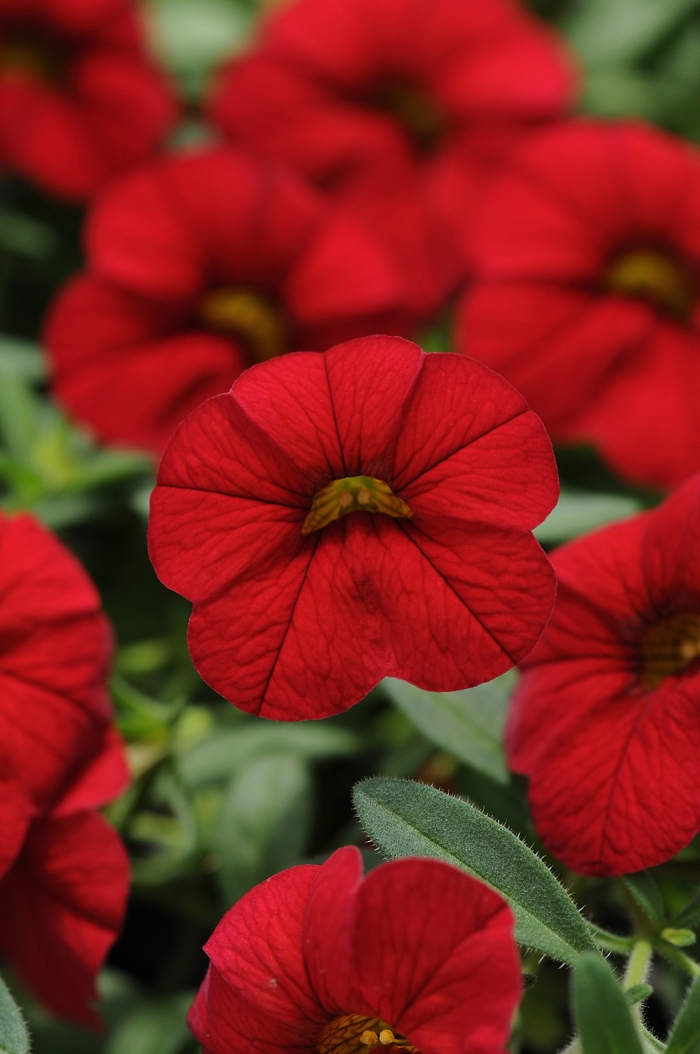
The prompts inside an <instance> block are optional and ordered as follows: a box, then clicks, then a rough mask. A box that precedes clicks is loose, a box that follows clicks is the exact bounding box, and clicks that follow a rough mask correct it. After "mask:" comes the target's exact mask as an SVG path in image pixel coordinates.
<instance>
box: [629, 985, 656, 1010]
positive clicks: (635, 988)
mask: <svg viewBox="0 0 700 1054" xmlns="http://www.w3.org/2000/svg"><path fill="white" fill-rule="evenodd" d="M653 991H654V989H653V988H652V986H651V985H650V984H647V983H646V981H640V982H639V984H633V985H632V987H631V988H626V989H625V992H624V995H625V999H626V1000H627V1006H634V1004H635V1003H641V1001H642V999H647V998H648V996H650V995H651V993H652V992H653Z"/></svg>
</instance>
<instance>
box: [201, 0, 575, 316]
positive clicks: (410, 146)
mask: <svg viewBox="0 0 700 1054" xmlns="http://www.w3.org/2000/svg"><path fill="white" fill-rule="evenodd" d="M572 80H573V77H572V72H571V66H570V61H569V59H568V58H567V57H566V56H565V55H564V53H563V51H562V47H561V45H560V43H559V41H558V40H557V38H556V37H555V36H554V34H553V33H552V32H551V31H550V30H549V29H548V28H546V27H545V26H543V25H541V24H539V23H537V22H536V21H535V20H534V19H532V18H531V17H529V16H528V15H526V14H525V12H524V11H523V10H522V9H521V8H520V7H519V6H516V4H515V3H511V2H510V0H382V2H381V3H377V2H376V0H298V2H296V3H294V4H291V5H288V6H285V7H284V8H283V9H282V10H280V11H279V12H278V13H276V14H275V15H274V16H273V17H272V18H269V19H268V21H267V23H266V24H265V26H264V28H263V33H262V38H261V40H260V42H259V46H258V47H257V49H256V50H255V51H254V52H253V53H252V54H250V55H248V56H245V57H243V58H238V59H236V60H234V62H233V63H231V64H230V65H229V66H228V68H226V69H225V70H223V71H222V74H221V75H220V77H219V79H218V82H217V83H216V84H215V88H214V93H213V97H212V101H211V106H210V111H211V116H212V118H213V120H214V121H215V122H216V123H217V124H218V125H219V127H220V128H221V129H222V130H223V131H224V132H225V133H226V134H227V135H228V136H230V138H231V139H232V140H233V141H234V142H237V143H244V144H247V145H248V146H250V147H252V148H253V149H254V150H255V151H257V152H258V153H260V154H261V155H262V156H265V157H269V158H272V159H275V160H283V161H285V162H287V163H288V164H290V165H291V166H293V167H294V168H296V169H297V170H298V171H300V172H302V173H303V174H304V175H305V176H307V177H308V178H310V179H311V180H313V181H314V182H315V183H317V184H318V185H320V186H322V187H323V188H324V189H325V190H328V191H330V192H332V193H333V194H334V195H335V196H336V197H338V198H340V199H341V200H342V201H343V202H344V203H345V204H346V205H348V206H350V207H352V208H353V209H355V210H356V211H357V212H358V213H359V214H360V215H362V216H363V217H365V218H367V219H368V220H369V221H370V222H371V224H372V226H373V228H374V229H375V230H376V231H377V232H378V233H379V234H381V236H382V237H383V238H384V240H385V242H386V244H387V245H388V246H390V247H391V249H392V250H393V252H394V253H395V254H396V256H397V259H398V260H399V261H400V262H401V264H402V266H403V269H404V276H405V278H406V280H407V282H408V283H409V287H410V290H411V298H412V302H413V303H415V305H416V307H417V308H419V309H420V310H421V311H422V312H423V314H425V315H429V314H430V313H432V312H434V311H435V310H436V309H439V308H440V307H441V306H442V305H443V304H444V302H445V299H446V297H447V296H448V295H449V293H450V292H451V291H452V289H454V287H455V285H456V284H457V283H458V282H459V281H460V279H461V278H462V277H463V276H464V273H465V270H466V268H467V263H466V261H465V246H464V244H463V242H464V234H465V232H467V231H468V229H469V221H470V216H471V210H472V208H473V205H474V202H475V200H476V198H477V195H478V193H479V189H480V187H481V184H482V181H483V179H484V176H485V175H486V174H487V173H489V172H490V171H491V169H492V168H493V166H494V164H496V163H498V162H499V161H500V160H501V159H502V157H503V156H504V155H505V154H506V153H507V152H508V151H509V150H510V149H511V147H512V145H513V143H514V142H516V141H518V140H519V139H520V138H522V136H523V135H525V134H526V133H528V132H529V131H530V130H531V129H532V128H534V127H537V126H539V125H541V124H542V123H543V122H545V121H548V120H551V119H552V118H554V117H558V116H560V115H561V114H562V113H563V112H564V111H565V110H566V109H567V107H568V104H569V102H570V98H571V94H572Z"/></svg>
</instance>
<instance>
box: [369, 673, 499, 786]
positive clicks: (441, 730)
mask: <svg viewBox="0 0 700 1054" xmlns="http://www.w3.org/2000/svg"><path fill="white" fill-rule="evenodd" d="M514 681H515V676H514V674H513V673H507V674H504V675H503V676H502V677H497V678H496V680H494V681H490V682H488V683H487V684H480V685H479V686H478V687H477V688H469V689H467V690H466V691H461V692H424V691H422V690H421V689H420V688H416V687H414V686H413V685H412V684H408V683H407V682H406V681H399V680H396V679H395V678H393V677H386V678H385V679H384V680H383V681H382V687H383V688H384V689H385V690H386V692H387V694H388V695H389V697H390V699H391V700H392V702H393V703H394V704H395V705H396V706H398V707H399V709H400V710H401V711H402V712H403V713H404V714H406V716H407V717H409V718H410V719H411V721H412V722H413V724H414V725H415V726H416V728H418V729H419V731H420V732H422V733H423V735H424V736H426V738H427V739H429V740H430V741H431V742H432V743H436V744H437V746H439V747H442V748H443V750H447V751H449V753H450V754H454V756H455V757H457V758H459V760H460V761H464V762H466V763H467V764H468V765H472V766H473V767H474V768H475V769H479V771H480V772H485V773H486V775H487V776H490V777H491V778H492V779H494V780H497V781H498V782H499V783H507V782H508V769H507V768H506V763H505V760H504V757H503V750H502V748H501V734H502V731H503V722H504V720H505V715H506V710H507V707H508V698H509V696H510V693H511V690H512V688H513V684H514Z"/></svg>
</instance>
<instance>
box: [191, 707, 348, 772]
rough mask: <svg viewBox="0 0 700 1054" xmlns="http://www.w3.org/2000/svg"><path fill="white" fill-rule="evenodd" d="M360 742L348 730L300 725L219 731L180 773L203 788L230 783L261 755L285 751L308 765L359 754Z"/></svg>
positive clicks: (200, 745)
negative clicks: (214, 784)
mask: <svg viewBox="0 0 700 1054" xmlns="http://www.w3.org/2000/svg"><path fill="white" fill-rule="evenodd" d="M359 748H360V740H359V739H358V737H357V736H356V735H355V734H354V733H353V732H350V731H348V730H347V729H344V728H334V727H333V726H331V725H323V724H319V723H318V722H315V721H306V722H305V721H299V722H296V723H295V724H293V725H291V724H285V723H282V722H280V723H276V722H274V721H261V722H260V723H259V724H258V723H257V722H256V723H250V724H248V725H247V726H243V727H238V728H236V729H231V730H230V731H221V730H218V731H217V732H216V734H215V735H213V736H211V737H210V738H208V739H205V740H202V741H200V742H199V743H197V744H196V746H194V747H192V748H190V749H189V750H187V751H186V752H185V753H183V755H182V757H181V758H180V771H181V773H182V778H183V780H184V781H185V783H187V784H189V786H191V787H200V786H202V785H203V784H206V783H215V782H216V781H217V780H222V779H228V778H229V777H230V776H231V775H232V774H233V773H235V772H236V771H237V770H238V769H239V768H240V767H241V765H244V764H245V763H246V762H248V761H250V760H251V759H252V758H254V757H259V756H260V755H261V754H269V753H271V752H272V751H284V752H285V753H286V752H290V753H295V754H298V756H299V757H300V758H304V759H306V760H308V761H312V760H315V759H316V758H324V757H338V756H349V755H352V754H355V753H357V751H358V750H359Z"/></svg>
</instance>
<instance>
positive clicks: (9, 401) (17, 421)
mask: <svg viewBox="0 0 700 1054" xmlns="http://www.w3.org/2000/svg"><path fill="white" fill-rule="evenodd" d="M39 412H40V403H39V398H38V396H37V395H35V393H34V392H33V391H32V389H31V387H30V384H29V382H28V381H27V380H26V379H25V378H23V377H21V376H19V375H18V374H17V373H15V372H13V371H12V370H9V369H5V368H3V367H2V366H0V435H1V436H2V440H3V442H4V445H5V446H6V448H7V450H8V452H9V453H10V454H12V455H14V456H15V457H19V458H24V457H27V456H28V455H29V451H30V449H31V446H32V444H33V442H34V437H35V435H36V431H37V427H38V421H39Z"/></svg>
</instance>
